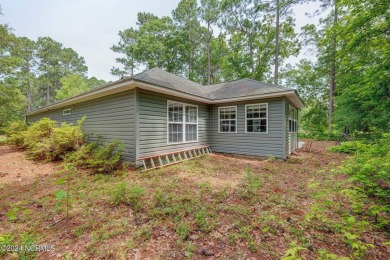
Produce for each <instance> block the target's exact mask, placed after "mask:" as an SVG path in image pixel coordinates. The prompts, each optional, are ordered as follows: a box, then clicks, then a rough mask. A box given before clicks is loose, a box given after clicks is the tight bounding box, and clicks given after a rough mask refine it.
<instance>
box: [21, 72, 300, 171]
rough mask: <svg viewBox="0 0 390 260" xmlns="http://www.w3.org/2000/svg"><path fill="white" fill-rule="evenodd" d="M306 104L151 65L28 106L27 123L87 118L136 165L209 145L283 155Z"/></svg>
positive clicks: (288, 95)
mask: <svg viewBox="0 0 390 260" xmlns="http://www.w3.org/2000/svg"><path fill="white" fill-rule="evenodd" d="M303 106H304V105H303V102H302V100H301V99H300V97H299V95H298V94H297V92H296V91H295V90H293V89H288V88H285V87H281V86H276V85H270V84H265V83H261V82H258V81H255V80H251V79H240V80H235V81H229V82H225V83H220V84H215V85H210V86H203V85H200V84H198V83H195V82H192V81H190V80H188V79H185V78H182V77H180V76H177V75H174V74H171V73H168V72H166V71H164V70H161V69H158V68H154V69H151V70H148V71H145V72H142V73H139V74H137V75H135V76H133V77H128V78H125V79H121V80H118V81H116V82H113V83H110V84H107V85H105V86H103V87H101V88H97V89H94V90H91V91H89V92H86V93H83V94H80V95H78V96H75V97H72V98H69V99H66V100H63V101H60V102H57V103H54V104H51V105H49V106H46V107H43V108H40V109H37V110H35V111H31V112H29V113H28V114H27V115H26V121H27V122H28V123H31V122H34V121H37V120H39V119H41V118H43V117H49V118H51V119H53V120H56V121H58V122H68V123H76V121H77V120H79V119H80V118H81V117H82V116H84V115H86V116H87V119H86V121H85V123H84V126H83V129H84V132H85V133H87V134H91V133H93V135H92V137H91V138H92V139H93V138H94V137H95V138H96V137H97V136H102V137H103V138H104V139H105V140H107V141H110V140H114V139H115V140H120V141H122V142H123V143H124V144H125V148H126V152H125V155H126V157H127V158H128V160H130V162H131V163H132V164H134V165H138V163H140V162H142V161H143V160H144V159H145V158H146V157H152V156H159V155H164V154H171V153H176V152H180V151H186V150H191V149H196V148H199V147H208V146H210V147H211V150H212V151H214V152H221V153H230V154H239V155H248V156H259V157H270V156H272V157H277V158H281V159H285V158H286V157H287V156H288V155H289V154H290V153H292V152H293V151H294V150H295V149H297V147H298V123H297V119H298V109H300V108H302V107H303ZM184 156H185V155H184ZM185 157H186V156H185ZM167 159H168V158H167ZM174 160H175V159H174ZM168 161H169V159H168ZM175 161H176V160H175ZM160 162H161V159H160Z"/></svg>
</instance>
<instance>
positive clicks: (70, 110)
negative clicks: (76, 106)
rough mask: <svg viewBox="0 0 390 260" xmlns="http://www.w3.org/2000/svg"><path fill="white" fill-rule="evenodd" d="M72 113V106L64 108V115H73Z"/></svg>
mask: <svg viewBox="0 0 390 260" xmlns="http://www.w3.org/2000/svg"><path fill="white" fill-rule="evenodd" d="M71 114H72V109H71V108H67V109H64V110H62V115H64V116H67V115H71Z"/></svg>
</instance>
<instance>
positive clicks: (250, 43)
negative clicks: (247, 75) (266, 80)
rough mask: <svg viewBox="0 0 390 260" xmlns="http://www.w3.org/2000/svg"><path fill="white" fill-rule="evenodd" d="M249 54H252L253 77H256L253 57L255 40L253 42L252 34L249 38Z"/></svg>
mask: <svg viewBox="0 0 390 260" xmlns="http://www.w3.org/2000/svg"><path fill="white" fill-rule="evenodd" d="M249 55H250V59H251V70H252V79H256V74H255V61H254V58H253V42H252V39H251V36H250V39H249Z"/></svg>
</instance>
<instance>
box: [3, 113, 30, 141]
mask: <svg viewBox="0 0 390 260" xmlns="http://www.w3.org/2000/svg"><path fill="white" fill-rule="evenodd" d="M26 130H27V125H26V123H25V122H24V121H20V120H18V121H13V122H11V123H10V124H9V125H8V127H6V128H5V129H4V132H5V133H6V134H7V135H8V136H9V139H8V140H7V143H10V144H14V145H16V146H18V147H20V146H22V145H23V144H24V133H25V131H26Z"/></svg>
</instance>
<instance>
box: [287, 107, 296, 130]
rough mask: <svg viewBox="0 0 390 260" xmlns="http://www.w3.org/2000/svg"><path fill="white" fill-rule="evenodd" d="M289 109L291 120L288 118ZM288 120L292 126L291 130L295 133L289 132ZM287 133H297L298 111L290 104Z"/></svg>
mask: <svg viewBox="0 0 390 260" xmlns="http://www.w3.org/2000/svg"><path fill="white" fill-rule="evenodd" d="M290 109H291V110H292V118H290ZM290 120H291V121H292V122H293V125H294V126H293V127H292V128H293V130H295V131H290V122H289V121H290ZM294 128H295V129H294ZM288 133H289V134H294V133H298V109H296V108H295V107H293V106H292V105H290V104H289V105H288Z"/></svg>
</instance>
